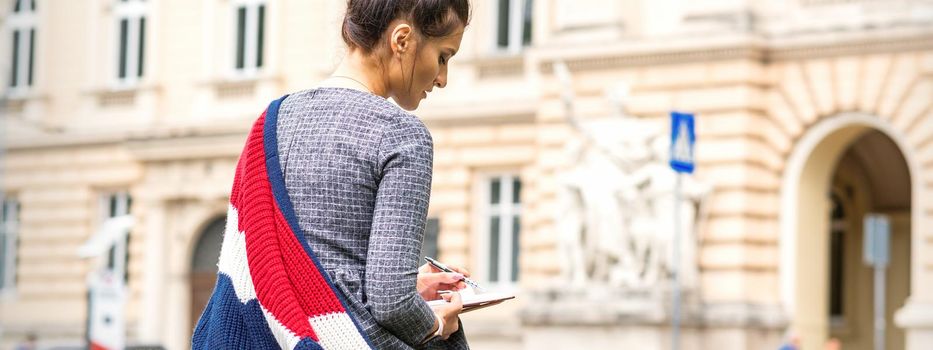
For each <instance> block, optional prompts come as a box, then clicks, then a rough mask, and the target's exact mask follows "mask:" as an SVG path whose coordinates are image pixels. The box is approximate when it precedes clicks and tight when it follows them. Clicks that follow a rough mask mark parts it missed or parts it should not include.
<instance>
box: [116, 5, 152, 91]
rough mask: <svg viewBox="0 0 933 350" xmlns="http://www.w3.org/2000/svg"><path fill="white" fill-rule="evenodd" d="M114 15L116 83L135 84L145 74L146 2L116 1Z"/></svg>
mask: <svg viewBox="0 0 933 350" xmlns="http://www.w3.org/2000/svg"><path fill="white" fill-rule="evenodd" d="M114 13H115V14H116V19H117V20H116V34H117V35H116V39H117V67H116V73H117V82H118V83H119V84H121V85H131V84H135V83H137V82H138V81H139V78H141V77H142V76H143V73H144V72H145V69H144V68H145V57H146V55H145V54H146V1H145V0H118V1H117V2H116V4H115V6H114Z"/></svg>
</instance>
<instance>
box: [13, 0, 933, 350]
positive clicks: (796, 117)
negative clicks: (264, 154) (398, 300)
mask: <svg viewBox="0 0 933 350" xmlns="http://www.w3.org/2000/svg"><path fill="white" fill-rule="evenodd" d="M472 4H473V19H472V22H471V23H470V25H469V27H468V29H467V31H466V34H465V36H464V39H463V44H462V47H461V51H460V53H459V54H458V55H457V56H456V57H455V58H454V59H453V61H452V62H451V68H450V72H449V79H448V80H449V84H448V86H447V88H446V89H443V90H440V91H437V92H434V93H432V94H431V98H430V99H429V100H427V101H426V102H424V103H422V107H421V108H420V109H419V110H418V111H417V112H416V114H417V115H418V116H419V117H420V118H422V120H424V122H425V124H426V125H427V126H428V127H429V129H430V130H431V132H432V134H433V137H434V144H435V155H434V157H435V158H434V182H433V188H432V198H431V204H430V212H429V221H428V224H427V227H426V234H425V237H426V238H425V242H424V248H423V251H424V255H427V256H434V257H438V258H439V260H441V261H443V262H446V263H448V264H452V265H459V266H463V267H466V268H468V269H469V270H470V271H472V273H473V276H474V277H475V279H476V280H477V281H478V282H480V283H481V284H483V285H486V286H488V287H489V289H494V290H500V291H507V292H511V293H515V294H516V295H517V296H518V298H516V299H515V300H511V301H508V302H506V303H504V304H501V305H498V306H495V307H491V308H486V309H483V310H479V311H474V312H471V313H468V314H465V315H464V316H463V317H462V318H463V325H464V328H465V329H466V331H467V334H468V338H469V339H470V342H471V344H472V346H473V348H475V349H532V348H570V347H577V348H581V349H582V348H585V349H669V348H682V349H777V348H778V347H780V346H781V345H782V344H785V345H791V344H793V343H797V344H799V346H802V348H804V349H823V348H824V346H825V345H824V344H829V346H830V347H831V346H834V345H833V344H835V345H841V348H843V349H879V348H878V346H879V345H880V346H884V347H885V348H887V349H911V350H919V349H930V346H931V345H930V344H933V1H930V0H757V1H756V0H693V1H687V0H650V1H649V0H534V1H532V0H474V1H473V2H472ZM345 6H346V2H345V1H344V0H198V1H191V0H0V27H2V28H0V78H2V79H0V82H2V85H0V92H2V94H0V113H2V118H0V120H2V128H3V129H2V134H0V135H2V136H0V137H2V163H0V164H2V171H0V185H2V215H0V348H4V349H8V348H14V347H16V346H20V347H21V348H23V349H29V348H41V349H47V348H58V349H72V348H84V347H86V346H87V344H88V339H92V340H95V341H96V342H97V343H98V345H101V346H104V347H109V348H122V347H127V348H164V349H185V348H188V347H189V341H190V336H191V332H192V329H193V326H194V324H195V323H196V322H197V317H198V316H199V315H200V312H201V310H203V308H204V306H205V304H206V301H207V299H208V297H209V296H210V293H211V291H212V288H213V283H214V280H215V275H216V272H217V270H216V262H217V257H218V255H219V250H220V249H219V248H220V243H221V238H222V234H223V230H224V225H225V214H226V212H227V205H228V204H227V203H228V195H229V190H230V186H231V184H232V178H233V174H234V165H235V163H236V161H237V157H238V156H239V153H240V151H241V149H242V146H243V141H244V140H245V138H246V133H247V131H248V129H249V128H250V126H251V125H252V122H253V121H254V120H255V118H256V117H257V116H258V115H259V113H260V112H261V111H262V110H263V109H264V108H265V106H266V104H267V103H269V102H270V101H271V100H273V99H275V98H277V97H279V96H281V95H283V94H286V93H290V92H295V91H300V90H304V89H308V88H311V87H313V86H315V84H317V83H318V82H319V81H321V80H323V79H324V78H325V77H327V76H328V75H329V74H330V73H331V71H332V69H333V68H334V67H336V65H337V63H339V62H340V60H341V57H342V56H343V55H344V53H345V48H344V45H343V42H342V41H341V39H340V36H339V28H340V21H341V20H342V16H343V11H344V9H345ZM672 111H681V112H685V113H692V114H694V115H695V123H696V144H695V147H696V148H695V153H694V156H695V164H696V171H695V172H694V173H693V174H692V175H682V181H683V183H682V186H681V189H680V191H676V192H677V193H680V198H681V199H680V200H675V195H674V194H675V180H676V178H677V176H676V175H675V173H674V172H673V171H672V170H671V169H670V167H668V157H669V155H668V153H669V149H670V148H671V147H670V144H671V139H672V137H671V130H670V129H671V126H670V124H671V119H670V113H671V112H672ZM675 213H676V214H677V220H675ZM675 222H679V223H680V226H679V227H680V230H679V234H677V237H679V239H674V237H675V231H676V227H675V225H674V223H675ZM873 237H874V238H873ZM877 237H881V238H877ZM867 238H872V239H867ZM675 252H676V253H677V254H675ZM674 271H678V273H677V276H678V279H677V282H676V283H675V282H674V281H673V275H674ZM876 284H877V286H876ZM675 291H679V292H677V293H675ZM675 294H676V295H679V296H680V297H679V300H680V302H679V303H676V304H677V305H680V307H679V308H675V307H674V305H675V301H674V299H675ZM675 318H676V319H678V320H679V321H678V322H679V323H678V324H679V326H677V327H674V326H673V323H674V319H675ZM876 319H877V320H879V322H876ZM675 330H676V331H675ZM674 333H677V336H676V337H677V339H676V340H674V337H675V335H674ZM831 340H834V341H835V343H833V342H832V341H831Z"/></svg>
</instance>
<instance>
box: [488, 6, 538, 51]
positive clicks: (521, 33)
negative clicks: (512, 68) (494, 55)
mask: <svg viewBox="0 0 933 350" xmlns="http://www.w3.org/2000/svg"><path fill="white" fill-rule="evenodd" d="M497 1H498V3H497V5H496V48H497V49H498V50H500V51H508V52H519V51H521V50H522V48H523V47H525V46H528V45H529V44H531V9H532V7H533V1H532V0H497Z"/></svg>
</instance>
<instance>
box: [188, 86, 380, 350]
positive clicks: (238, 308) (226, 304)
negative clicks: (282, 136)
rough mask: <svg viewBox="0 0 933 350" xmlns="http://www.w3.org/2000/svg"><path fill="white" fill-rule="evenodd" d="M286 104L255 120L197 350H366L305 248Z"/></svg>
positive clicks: (240, 167)
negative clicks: (291, 185) (282, 157)
mask: <svg viewBox="0 0 933 350" xmlns="http://www.w3.org/2000/svg"><path fill="white" fill-rule="evenodd" d="M281 100H282V99H280V100H277V101H275V102H273V103H272V104H271V105H270V106H269V108H268V109H267V111H266V113H263V114H262V116H260V118H259V119H258V120H257V121H256V123H255V125H254V126H253V129H252V131H251V132H250V134H249V136H248V138H247V141H246V146H245V147H244V149H243V153H242V154H241V156H240V160H239V162H238V163H237V170H236V175H235V177H234V181H233V190H232V192H231V194H230V207H229V210H228V215H227V226H226V230H225V232H224V240H223V244H222V246H221V253H220V261H219V262H218V268H219V271H218V278H217V284H216V285H215V287H214V292H213V294H212V295H211V299H210V302H209V303H208V305H207V307H206V308H205V310H204V312H203V313H202V315H201V318H200V319H199V320H198V325H197V327H196V328H195V331H194V335H193V337H192V344H191V346H192V348H193V349H277V348H281V349H302V350H304V349H368V348H371V347H372V346H371V344H370V343H369V342H368V340H367V339H366V336H365V335H364V334H363V332H362V329H361V328H360V326H359V324H358V323H357V322H355V320H354V319H353V317H352V315H350V314H348V313H347V312H346V302H345V301H344V300H343V298H342V295H341V294H340V293H339V292H337V290H336V288H335V287H334V285H333V283H332V282H331V280H330V278H329V275H328V274H327V273H326V272H324V270H323V268H322V267H321V263H320V261H319V260H318V259H317V258H316V256H315V254H314V252H313V251H312V250H311V247H310V246H308V245H307V242H306V241H305V240H304V237H303V235H301V230H300V228H299V226H298V222H297V218H296V216H295V212H294V209H293V208H292V205H291V201H290V199H289V198H288V193H287V191H286V189H285V181H284V179H283V177H282V173H281V168H279V157H278V147H277V146H278V140H277V137H276V127H275V126H276V117H277V111H278V107H279V105H280V103H281Z"/></svg>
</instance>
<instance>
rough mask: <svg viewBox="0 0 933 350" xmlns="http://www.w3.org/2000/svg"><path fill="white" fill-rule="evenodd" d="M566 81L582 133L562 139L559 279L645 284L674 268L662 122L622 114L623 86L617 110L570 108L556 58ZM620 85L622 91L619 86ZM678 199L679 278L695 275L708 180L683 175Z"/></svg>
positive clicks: (688, 280)
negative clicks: (597, 114) (602, 114)
mask: <svg viewBox="0 0 933 350" xmlns="http://www.w3.org/2000/svg"><path fill="white" fill-rule="evenodd" d="M555 74H556V75H557V76H558V78H559V80H561V81H563V82H564V85H565V86H567V87H568V88H567V89H565V90H564V94H563V99H564V103H565V107H566V111H567V119H568V123H569V124H570V125H571V127H573V129H574V130H575V131H576V132H577V134H578V135H579V136H580V137H579V138H578V139H575V140H572V141H570V142H568V144H567V146H566V148H565V151H566V163H567V164H568V166H569V168H568V170H567V171H565V172H564V173H562V174H560V175H559V176H558V181H559V185H560V188H561V190H560V193H559V195H558V200H559V201H560V206H559V208H560V209H559V210H560V212H559V213H557V215H558V216H557V225H556V227H557V230H558V245H559V251H560V252H561V256H563V257H564V263H563V264H562V266H563V267H564V269H563V278H564V280H565V281H568V282H571V284H572V285H574V286H582V285H584V284H587V283H589V282H595V283H599V284H606V285H609V286H613V287H620V288H631V289H646V288H651V287H652V286H656V285H657V284H658V283H659V282H661V279H666V278H669V277H670V276H671V273H672V272H673V270H674V266H673V262H672V259H673V258H672V255H673V252H674V249H675V247H673V246H672V244H671V242H672V238H673V233H674V226H673V224H674V220H673V217H672V215H673V208H674V205H675V203H674V193H673V191H674V180H675V176H676V175H675V173H674V172H673V170H671V169H670V168H669V167H668V165H667V159H668V156H667V154H668V152H669V150H668V149H667V147H668V145H669V138H670V137H669V134H667V133H665V132H664V127H663V125H659V124H658V123H656V122H655V123H652V122H651V121H645V120H638V119H635V118H631V117H627V116H625V113H624V105H622V101H623V100H624V95H625V94H627V88H625V87H624V86H622V87H620V88H617V89H615V90H614V91H610V93H608V94H607V95H609V98H610V100H613V101H615V102H616V103H617V104H618V107H619V108H618V111H619V113H618V114H619V115H618V116H615V117H610V118H603V119H599V120H588V121H586V122H582V121H580V120H578V119H577V118H576V116H575V115H574V113H573V103H572V102H573V92H572V90H571V89H570V88H569V86H571V85H570V84H569V71H568V70H567V69H566V66H564V65H563V64H562V63H557V64H555ZM619 92H621V93H619ZM684 180H685V181H684V182H683V185H684V186H683V189H684V191H683V192H684V195H683V201H682V202H681V203H680V205H681V225H682V227H681V235H682V236H681V239H680V242H681V243H680V247H678V248H676V249H679V250H680V252H681V260H680V261H681V264H680V271H681V283H682V285H684V286H687V287H688V288H689V287H691V286H694V285H695V282H696V266H697V263H696V247H697V243H696V232H697V223H698V220H697V218H698V208H699V207H700V204H701V203H702V198H703V197H704V196H705V195H706V194H707V193H708V192H709V188H708V186H705V185H703V184H701V183H699V182H696V181H694V180H693V179H692V178H691V177H685V179H684Z"/></svg>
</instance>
